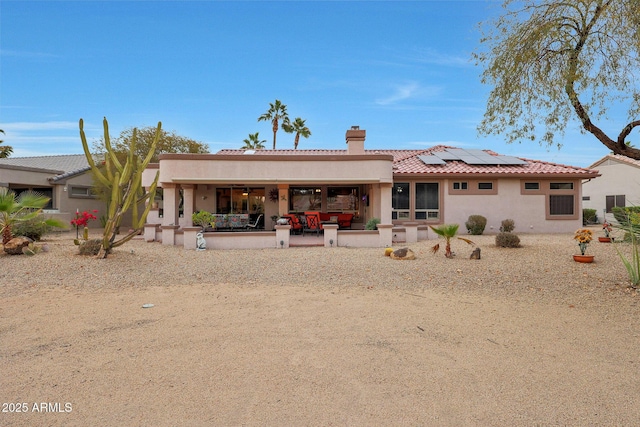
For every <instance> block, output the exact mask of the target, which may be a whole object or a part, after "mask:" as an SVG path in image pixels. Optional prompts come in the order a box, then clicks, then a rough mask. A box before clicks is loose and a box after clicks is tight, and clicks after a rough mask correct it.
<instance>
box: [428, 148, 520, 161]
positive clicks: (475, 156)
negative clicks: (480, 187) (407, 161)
mask: <svg viewBox="0 0 640 427" xmlns="http://www.w3.org/2000/svg"><path fill="white" fill-rule="evenodd" d="M418 157H419V158H420V160H421V161H422V162H423V163H424V164H425V165H444V164H446V160H460V161H463V162H465V163H466V164H468V165H526V164H527V162H525V161H524V160H521V159H519V158H517V157H513V156H502V155H497V156H493V155H491V154H489V153H487V152H485V151H482V150H465V149H463V148H447V149H446V150H445V151H438V152H435V153H433V154H429V155H424V156H418Z"/></svg>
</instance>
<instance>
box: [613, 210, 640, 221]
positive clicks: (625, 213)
mask: <svg viewBox="0 0 640 427" xmlns="http://www.w3.org/2000/svg"><path fill="white" fill-rule="evenodd" d="M611 212H612V213H613V217H614V218H615V219H616V221H618V222H619V223H620V224H627V223H628V222H629V214H631V213H636V214H638V213H640V206H626V207H621V206H616V207H614V208H613V209H611Z"/></svg>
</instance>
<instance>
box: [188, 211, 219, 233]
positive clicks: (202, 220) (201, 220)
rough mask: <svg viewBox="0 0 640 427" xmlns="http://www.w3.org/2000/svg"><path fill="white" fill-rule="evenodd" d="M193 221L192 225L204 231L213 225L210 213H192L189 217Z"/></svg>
mask: <svg viewBox="0 0 640 427" xmlns="http://www.w3.org/2000/svg"><path fill="white" fill-rule="evenodd" d="M191 219H192V221H193V225H198V226H200V227H202V229H203V230H204V229H206V228H207V227H212V226H213V225H212V223H213V224H215V217H214V216H213V214H212V213H210V212H207V211H199V212H196V213H194V214H193V215H192V216H191Z"/></svg>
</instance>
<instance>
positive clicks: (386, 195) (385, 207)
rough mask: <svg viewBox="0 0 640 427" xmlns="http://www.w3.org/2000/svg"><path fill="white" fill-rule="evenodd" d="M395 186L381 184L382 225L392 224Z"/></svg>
mask: <svg viewBox="0 0 640 427" xmlns="http://www.w3.org/2000/svg"><path fill="white" fill-rule="evenodd" d="M392 188H393V184H388V183H383V184H380V223H381V224H392V219H391V211H392V202H391V200H392V199H391V189H392Z"/></svg>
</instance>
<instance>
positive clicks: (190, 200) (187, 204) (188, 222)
mask: <svg viewBox="0 0 640 427" xmlns="http://www.w3.org/2000/svg"><path fill="white" fill-rule="evenodd" d="M194 196H195V185H193V184H182V197H183V198H184V205H183V212H184V216H183V218H182V223H183V225H182V226H183V227H192V226H193V218H192V215H193V209H194V206H195V204H194V201H195V199H194Z"/></svg>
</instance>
